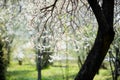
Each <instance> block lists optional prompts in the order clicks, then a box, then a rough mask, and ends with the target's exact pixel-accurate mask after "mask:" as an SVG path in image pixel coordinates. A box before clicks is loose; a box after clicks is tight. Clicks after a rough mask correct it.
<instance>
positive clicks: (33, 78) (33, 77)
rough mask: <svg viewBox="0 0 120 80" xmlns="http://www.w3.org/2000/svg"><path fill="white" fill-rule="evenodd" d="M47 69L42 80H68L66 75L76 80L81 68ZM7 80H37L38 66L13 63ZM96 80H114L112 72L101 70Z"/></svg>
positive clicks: (62, 65)
mask: <svg viewBox="0 0 120 80" xmlns="http://www.w3.org/2000/svg"><path fill="white" fill-rule="evenodd" d="M55 65H56V66H50V67H49V68H47V69H43V70H42V80H66V76H67V75H66V73H67V74H68V80H74V78H75V76H76V74H77V72H78V70H79V68H78V66H77V64H75V63H69V67H68V68H67V69H66V67H65V63H61V64H59V65H58V63H56V64H55ZM7 71H8V72H7V80H37V71H36V66H35V65H31V64H23V65H22V66H20V65H18V64H17V63H12V64H11V65H10V66H9V67H8V69H7ZM94 80H112V76H111V72H110V70H104V69H101V70H100V71H99V74H98V75H96V76H95V78H94Z"/></svg>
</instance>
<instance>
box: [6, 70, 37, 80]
mask: <svg viewBox="0 0 120 80" xmlns="http://www.w3.org/2000/svg"><path fill="white" fill-rule="evenodd" d="M32 73H33V75H32ZM34 73H35V71H34V70H15V71H8V72H7V80H36V74H34ZM31 75H32V76H31Z"/></svg>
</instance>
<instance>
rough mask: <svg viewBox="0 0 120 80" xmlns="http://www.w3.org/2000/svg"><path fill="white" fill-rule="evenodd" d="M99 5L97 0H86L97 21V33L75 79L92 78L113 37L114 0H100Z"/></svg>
mask: <svg viewBox="0 0 120 80" xmlns="http://www.w3.org/2000/svg"><path fill="white" fill-rule="evenodd" d="M102 1H103V4H102V6H100V5H99V4H98V2H97V0H88V3H89V4H90V6H91V8H92V10H93V12H94V14H95V17H96V19H97V22H98V26H99V27H98V33H97V37H96V40H95V43H94V45H93V47H92V49H91V51H90V52H89V54H88V56H87V59H86V61H85V63H84V65H83V66H82V68H81V70H80V71H79V73H78V75H77V76H76V78H75V80H93V78H94V76H95V74H96V73H97V72H98V70H99V68H100V65H101V63H102V61H103V59H104V57H105V55H106V54H107V51H108V49H109V47H110V44H111V43H112V41H113V39H114V31H113V11H114V0H102Z"/></svg>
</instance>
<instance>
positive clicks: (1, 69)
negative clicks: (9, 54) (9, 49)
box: [0, 38, 6, 80]
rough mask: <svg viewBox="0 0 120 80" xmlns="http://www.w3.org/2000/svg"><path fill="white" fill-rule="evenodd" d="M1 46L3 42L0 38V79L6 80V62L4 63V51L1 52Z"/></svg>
mask: <svg viewBox="0 0 120 80" xmlns="http://www.w3.org/2000/svg"><path fill="white" fill-rule="evenodd" d="M3 46H4V43H3V42H2V39H1V38H0V80H6V63H5V58H4V57H3V56H4V52H3V50H2V49H3Z"/></svg>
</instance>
